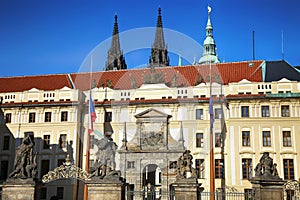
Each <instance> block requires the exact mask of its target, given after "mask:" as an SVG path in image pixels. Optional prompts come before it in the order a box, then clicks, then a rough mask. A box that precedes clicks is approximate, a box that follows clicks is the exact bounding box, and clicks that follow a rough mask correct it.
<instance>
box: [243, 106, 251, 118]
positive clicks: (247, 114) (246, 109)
mask: <svg viewBox="0 0 300 200" xmlns="http://www.w3.org/2000/svg"><path fill="white" fill-rule="evenodd" d="M241 109H242V117H249V106H242V107H241Z"/></svg>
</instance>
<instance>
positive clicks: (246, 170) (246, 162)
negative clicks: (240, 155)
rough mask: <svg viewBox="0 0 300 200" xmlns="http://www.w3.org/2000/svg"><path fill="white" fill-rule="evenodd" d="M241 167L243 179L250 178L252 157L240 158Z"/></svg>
mask: <svg viewBox="0 0 300 200" xmlns="http://www.w3.org/2000/svg"><path fill="white" fill-rule="evenodd" d="M242 169H243V179H250V178H252V159H251V158H244V159H242Z"/></svg>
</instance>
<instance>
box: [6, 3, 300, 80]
mask: <svg viewBox="0 0 300 200" xmlns="http://www.w3.org/2000/svg"><path fill="white" fill-rule="evenodd" d="M207 5H210V6H211V7H212V14H211V15H212V16H211V20H212V24H213V28H214V39H215V41H216V44H217V50H218V55H219V58H220V60H221V61H225V62H231V61H243V60H251V59H252V31H255V58H256V59H263V60H281V59H282V53H281V52H282V32H283V44H284V45H283V47H284V58H285V60H286V61H287V62H288V63H290V64H291V65H296V66H298V65H300V56H299V53H298V52H300V37H299V33H300V30H299V29H300V26H299V24H300V15H299V9H300V1H299V0H289V1H285V0H251V1H241V0H226V1H225V0H187V1H183V0H172V1H171V0H144V1H141V0H126V1H124V0H118V1H117V0H111V1H107V0H106V1H103V0H98V1H96V0H81V1H79V0H36V1H34V0H22V1H19V0H0V27H1V29H0V30H1V31H0V76H1V77H4V76H20V75H39V74H61V73H73V72H78V71H80V70H81V69H80V67H81V65H82V63H83V61H84V60H85V58H86V57H87V56H88V55H89V53H90V52H91V51H92V50H93V49H94V48H95V47H96V46H97V45H99V44H101V42H103V41H105V40H106V39H108V38H109V37H110V36H111V34H112V29H113V22H114V14H115V13H117V14H118V17H119V18H118V19H119V31H120V32H123V31H128V30H134V29H137V28H143V27H155V25H156V19H157V9H158V7H159V6H160V7H161V8H162V18H163V26H164V28H168V29H170V30H174V31H177V32H179V33H182V34H185V35H186V36H187V37H189V38H191V39H193V40H195V41H196V42H198V43H199V44H200V45H202V43H203V40H204V38H205V25H206V21H207ZM140 37H142V38H143V37H144V38H145V37H147V38H148V39H149V41H150V42H149V48H150V47H151V41H153V40H154V35H153V36H151V34H150V36H149V34H148V35H147V34H145V35H143V34H142V35H141V36H140ZM166 40H168V39H167V38H166ZM126 42H127V43H126ZM134 42H136V41H135V40H132V41H128V40H127V41H122V38H121V48H122V49H126V47H125V46H124V45H126V44H128V43H134ZM172 42H174V43H176V44H177V45H179V46H180V45H182V46H180V47H178V48H179V49H180V52H181V53H182V54H185V55H187V54H189V55H190V54H197V55H196V58H197V60H198V59H199V58H200V56H201V55H199V54H201V53H200V51H196V50H195V52H194V53H192V52H190V51H188V48H186V47H185V46H184V45H183V43H184V42H182V41H181V40H176V39H172V38H171V39H170V38H169V43H172ZM181 42H182V43H181ZM100 47H101V45H100ZM102 47H103V49H102V50H103V52H106V51H107V49H104V46H102ZM105 48H107V46H105ZM149 56H150V49H144V50H143V51H131V52H125V59H126V63H127V66H128V68H135V67H137V66H138V65H139V64H143V63H147V62H148V58H149ZM190 56H192V57H193V56H195V55H190ZM93 57H97V55H96V54H93ZM103 62H105V61H103ZM177 64H178V56H177V55H176V54H175V55H171V65H177ZM184 64H188V61H185V62H184Z"/></svg>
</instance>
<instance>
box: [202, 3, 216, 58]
mask: <svg viewBox="0 0 300 200" xmlns="http://www.w3.org/2000/svg"><path fill="white" fill-rule="evenodd" d="M210 13H211V7H209V6H208V19H207V24H206V38H205V40H204V43H203V55H202V57H201V58H200V60H199V64H205V63H210V62H211V63H219V62H220V61H219V58H218V56H217V52H216V44H215V41H214V38H213V27H212V25H211V21H210Z"/></svg>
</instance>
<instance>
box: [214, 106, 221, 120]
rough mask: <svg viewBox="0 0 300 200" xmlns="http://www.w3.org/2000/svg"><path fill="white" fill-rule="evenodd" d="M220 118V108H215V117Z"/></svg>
mask: <svg viewBox="0 0 300 200" xmlns="http://www.w3.org/2000/svg"><path fill="white" fill-rule="evenodd" d="M221 118H222V109H221V108H215V119H221Z"/></svg>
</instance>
